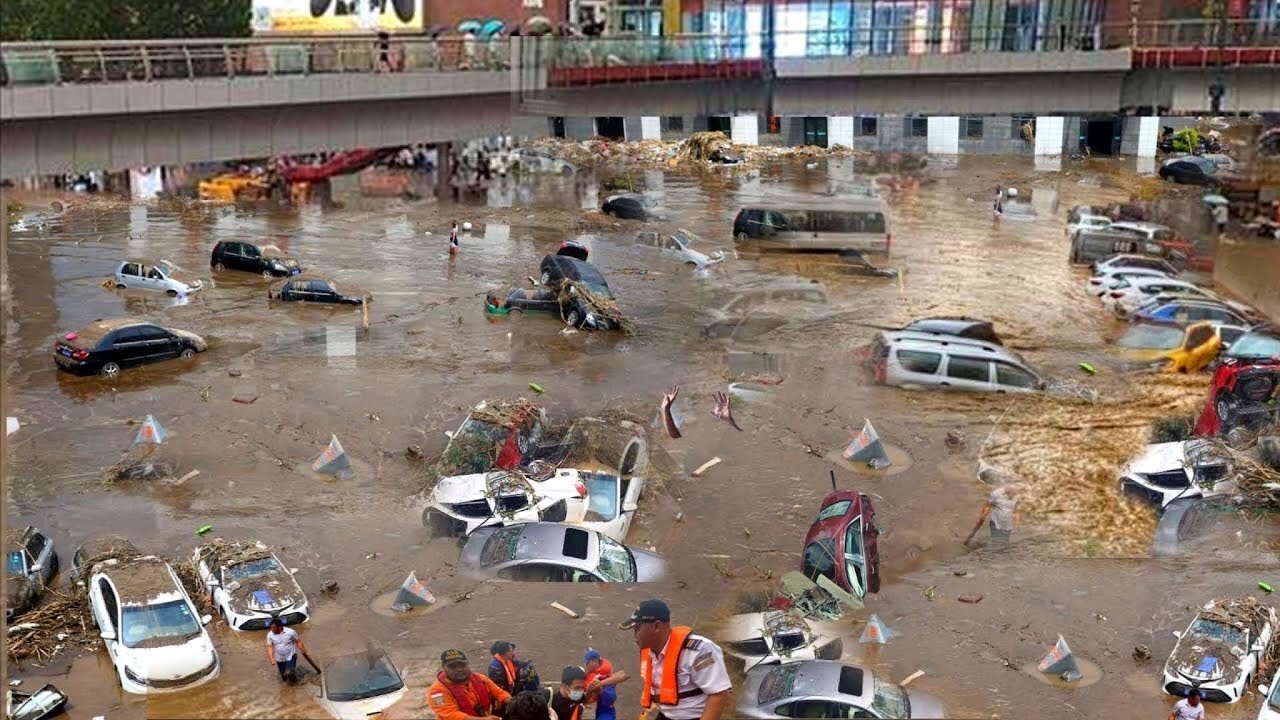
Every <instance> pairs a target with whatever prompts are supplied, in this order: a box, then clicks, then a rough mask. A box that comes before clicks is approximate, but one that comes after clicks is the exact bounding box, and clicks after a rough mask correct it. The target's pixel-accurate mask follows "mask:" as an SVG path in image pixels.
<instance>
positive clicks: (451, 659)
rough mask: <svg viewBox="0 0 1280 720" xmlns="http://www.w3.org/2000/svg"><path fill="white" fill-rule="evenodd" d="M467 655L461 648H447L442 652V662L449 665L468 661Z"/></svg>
mask: <svg viewBox="0 0 1280 720" xmlns="http://www.w3.org/2000/svg"><path fill="white" fill-rule="evenodd" d="M466 661H467V656H466V654H465V653H463V652H462V651H461V650H445V651H444V652H442V653H440V664H441V665H448V664H449V663H456V662H466Z"/></svg>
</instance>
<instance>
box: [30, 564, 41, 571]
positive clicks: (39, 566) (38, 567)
mask: <svg viewBox="0 0 1280 720" xmlns="http://www.w3.org/2000/svg"><path fill="white" fill-rule="evenodd" d="M43 569H44V565H41V564H40V563H36V564H35V565H32V566H31V572H33V573H38V572H40V571H41V570H43Z"/></svg>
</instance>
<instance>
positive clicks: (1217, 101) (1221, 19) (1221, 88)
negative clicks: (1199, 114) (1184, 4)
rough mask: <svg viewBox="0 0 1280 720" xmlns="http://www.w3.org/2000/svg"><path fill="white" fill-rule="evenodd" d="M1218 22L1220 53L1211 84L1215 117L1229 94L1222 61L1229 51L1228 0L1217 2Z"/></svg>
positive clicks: (1211, 107) (1211, 103)
mask: <svg viewBox="0 0 1280 720" xmlns="http://www.w3.org/2000/svg"><path fill="white" fill-rule="evenodd" d="M1214 4H1215V6H1216V7H1215V12H1216V13H1217V20H1218V28H1217V30H1218V32H1217V36H1218V42H1217V46H1218V53H1217V55H1218V56H1217V58H1215V62H1214V64H1213V82H1211V83H1209V110H1210V112H1212V113H1213V114H1214V115H1217V114H1219V113H1221V112H1222V96H1223V95H1225V94H1226V93H1227V82H1226V74H1225V71H1224V68H1223V64H1222V59H1223V56H1224V55H1226V49H1227V0H1216V1H1215V3H1214Z"/></svg>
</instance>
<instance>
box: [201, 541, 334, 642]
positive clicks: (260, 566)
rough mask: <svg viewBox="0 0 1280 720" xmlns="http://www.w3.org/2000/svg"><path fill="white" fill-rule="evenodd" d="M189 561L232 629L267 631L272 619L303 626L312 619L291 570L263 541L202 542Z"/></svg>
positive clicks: (303, 595)
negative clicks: (219, 543)
mask: <svg viewBox="0 0 1280 720" xmlns="http://www.w3.org/2000/svg"><path fill="white" fill-rule="evenodd" d="M192 562H193V563H194V564H195V566H196V574H197V575H198V576H199V578H200V582H202V583H204V586H205V588H206V589H207V590H208V592H209V596H210V597H211V598H212V599H213V605H214V607H216V608H217V609H218V612H219V613H220V614H221V615H222V617H223V618H224V619H225V620H226V621H227V625H229V626H230V627H231V629H232V630H239V631H246V630H266V629H267V627H268V626H270V624H271V621H272V620H273V619H274V618H280V621H281V622H283V623H284V624H285V625H288V626H294V625H301V624H302V623H304V622H306V621H307V619H308V618H309V617H310V610H309V609H308V607H307V596H306V594H304V593H303V592H302V588H301V587H300V586H299V585H298V581H297V580H295V579H294V577H293V573H291V572H289V569H288V568H286V567H285V566H284V563H282V562H280V558H279V557H278V556H276V554H275V553H273V552H271V551H270V550H268V549H267V547H266V546H265V545H263V544H261V543H253V544H250V543H242V542H237V543H227V544H224V545H204V546H201V547H198V548H196V551H195V555H194V556H193V557H192Z"/></svg>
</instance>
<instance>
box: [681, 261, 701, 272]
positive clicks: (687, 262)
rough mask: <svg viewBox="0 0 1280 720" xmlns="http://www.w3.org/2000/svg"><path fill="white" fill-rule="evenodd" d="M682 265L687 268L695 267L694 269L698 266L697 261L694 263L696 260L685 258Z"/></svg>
mask: <svg viewBox="0 0 1280 720" xmlns="http://www.w3.org/2000/svg"><path fill="white" fill-rule="evenodd" d="M684 266H685V267H687V268H693V269H695V270H696V269H697V267H698V263H696V262H694V261H692V260H686V261H685V264H684Z"/></svg>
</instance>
